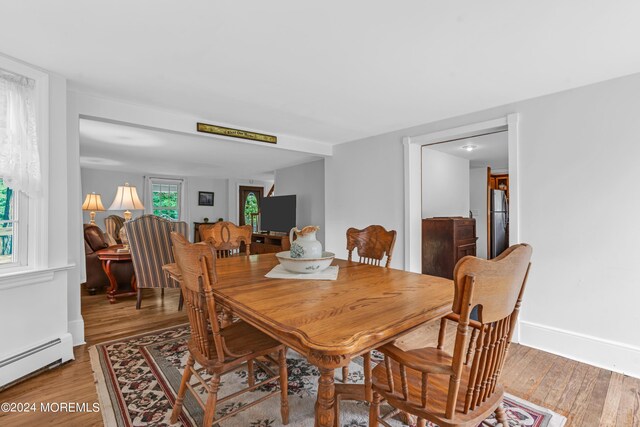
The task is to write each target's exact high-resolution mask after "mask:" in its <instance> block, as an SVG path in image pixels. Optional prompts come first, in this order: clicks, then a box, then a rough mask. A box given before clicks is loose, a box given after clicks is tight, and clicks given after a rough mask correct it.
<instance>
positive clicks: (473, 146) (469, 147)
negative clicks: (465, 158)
mask: <svg viewBox="0 0 640 427" xmlns="http://www.w3.org/2000/svg"><path fill="white" fill-rule="evenodd" d="M460 148H462V149H463V150H467V151H473V150H475V149H476V148H478V146H477V145H472V144H469V145H463V146H462V147H460Z"/></svg>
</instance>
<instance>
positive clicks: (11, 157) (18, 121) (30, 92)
mask: <svg viewBox="0 0 640 427" xmlns="http://www.w3.org/2000/svg"><path fill="white" fill-rule="evenodd" d="M34 98H35V81H34V80H32V79H29V78H27V77H23V76H19V75H17V74H13V73H10V72H7V71H4V70H2V69H0V178H2V180H3V181H4V183H5V184H6V185H7V186H9V187H11V188H12V189H13V190H14V191H22V192H23V193H25V194H27V195H29V196H37V195H38V194H39V193H40V190H41V188H42V175H41V169H40V155H39V153H38V138H37V134H36V114H35V105H34V102H35V99H34Z"/></svg>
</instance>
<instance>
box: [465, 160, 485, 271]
mask: <svg viewBox="0 0 640 427" xmlns="http://www.w3.org/2000/svg"><path fill="white" fill-rule="evenodd" d="M469 209H470V210H471V212H473V217H474V218H475V219H476V236H477V237H478V240H477V241H476V256H477V257H478V258H485V259H486V258H487V237H488V236H487V168H471V169H470V170H469Z"/></svg>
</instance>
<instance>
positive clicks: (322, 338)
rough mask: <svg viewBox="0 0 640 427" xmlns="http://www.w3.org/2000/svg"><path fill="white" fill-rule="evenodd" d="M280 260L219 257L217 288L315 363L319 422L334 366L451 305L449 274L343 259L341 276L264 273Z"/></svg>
mask: <svg viewBox="0 0 640 427" xmlns="http://www.w3.org/2000/svg"><path fill="white" fill-rule="evenodd" d="M277 264H278V260H277V259H276V257H275V255H274V254H261V255H251V256H248V257H244V256H243V257H232V258H222V259H218V260H216V274H217V283H216V284H215V285H214V286H213V288H214V291H213V293H214V297H215V299H216V302H217V303H219V304H221V305H223V306H224V307H226V308H228V309H230V310H232V311H233V313H234V314H235V315H236V316H238V317H239V318H241V319H242V320H244V321H245V322H247V323H249V324H251V325H253V326H254V327H256V328H258V329H260V330H261V331H263V332H264V333H266V334H268V335H270V336H271V337H273V338H274V339H276V340H278V341H280V342H282V343H284V344H286V345H287V346H289V347H290V348H292V349H294V350H295V351H297V352H298V353H300V354H302V355H303V356H305V357H306V358H307V359H308V360H309V362H310V363H312V364H314V365H315V366H317V367H318V369H319V371H320V378H319V380H318V396H317V403H316V415H315V416H316V418H315V424H316V426H321V427H333V424H334V405H335V384H334V370H335V369H336V368H339V367H342V366H345V365H348V364H349V362H350V361H351V359H352V358H353V357H356V356H359V355H362V354H364V353H366V352H368V351H371V350H372V349H374V348H376V347H379V346H381V345H383V344H385V343H388V342H391V341H393V340H395V339H396V338H398V337H399V336H401V335H403V334H405V333H407V332H409V331H411V330H413V329H415V328H416V327H418V326H420V325H422V324H424V323H425V322H429V321H432V320H434V319H438V318H441V317H443V316H445V315H446V314H448V313H450V311H451V305H452V301H453V282H452V281H451V280H449V279H443V278H440V277H435V276H428V275H423V274H417V273H410V272H406V271H402V270H395V269H389V268H382V267H376V266H371V265H366V264H360V263H357V262H351V261H346V260H340V259H336V260H334V262H333V264H332V265H337V266H338V267H339V268H340V270H339V273H338V278H337V280H309V279H304V278H301V279H271V278H266V277H265V274H267V273H268V272H269V271H270V270H271V269H272V268H273V267H275V266H276V265H277ZM165 270H167V271H168V272H169V274H170V275H172V273H173V275H174V278H175V275H176V274H178V273H177V272H176V270H177V269H176V267H175V264H173V265H168V266H165Z"/></svg>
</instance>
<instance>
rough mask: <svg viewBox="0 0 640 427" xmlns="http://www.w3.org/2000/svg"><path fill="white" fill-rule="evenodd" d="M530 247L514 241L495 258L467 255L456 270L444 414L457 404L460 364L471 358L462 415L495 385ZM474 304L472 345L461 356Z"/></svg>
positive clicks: (513, 322) (514, 318) (517, 308)
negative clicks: (454, 321)
mask: <svg viewBox="0 0 640 427" xmlns="http://www.w3.org/2000/svg"><path fill="white" fill-rule="evenodd" d="M531 254H532V249H531V246H529V245H527V244H519V245H514V246H511V247H510V248H508V249H507V250H506V251H504V252H503V253H502V254H501V255H500V256H499V257H497V258H494V259H491V260H485V259H480V258H476V257H471V256H467V257H464V258H462V259H461V260H460V261H458V263H457V264H456V268H455V270H454V284H455V291H454V292H455V295H454V303H453V312H454V313H456V314H458V315H459V320H458V329H457V332H456V341H455V346H454V350H453V361H452V371H453V375H452V376H451V379H450V382H449V391H448V397H447V407H446V415H447V417H450V418H451V417H453V415H454V412H455V408H456V405H457V398H458V390H459V385H460V376H461V374H462V372H463V365H466V364H468V363H469V361H471V369H470V370H469V378H468V380H467V384H468V386H467V393H466V396H465V402H464V413H465V414H466V413H468V411H472V410H473V409H475V408H476V407H477V406H479V405H480V404H481V403H482V402H484V401H486V400H487V399H488V398H489V397H491V395H492V394H493V392H494V391H495V389H496V385H497V384H498V381H499V379H500V374H501V371H502V366H503V365H504V362H505V359H506V355H507V349H508V347H509V344H510V343H511V337H512V335H513V331H514V328H515V326H516V321H517V319H518V312H519V311H520V304H521V302H522V295H523V293H524V288H525V284H526V280H527V276H528V274H529V268H530V267H531V263H530V260H531ZM476 306H478V308H479V310H478V315H479V316H478V317H479V321H478V322H475V321H474V322H473V325H475V328H476V329H477V334H478V336H477V338H476V339H475V347H474V343H473V341H474V340H473V339H472V340H471V342H469V344H468V345H469V348H468V354H467V357H466V358H465V347H466V346H467V333H468V326H469V324H470V315H471V311H472V310H473V308H474V307H476ZM473 325H472V327H474V326H473Z"/></svg>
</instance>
